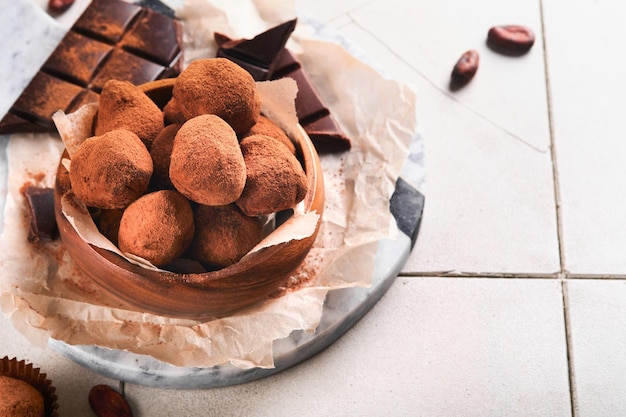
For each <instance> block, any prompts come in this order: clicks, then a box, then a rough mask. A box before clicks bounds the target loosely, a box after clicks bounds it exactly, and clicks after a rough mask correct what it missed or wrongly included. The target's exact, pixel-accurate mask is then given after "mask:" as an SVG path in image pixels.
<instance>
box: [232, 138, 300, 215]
mask: <svg viewBox="0 0 626 417" xmlns="http://www.w3.org/2000/svg"><path fill="white" fill-rule="evenodd" d="M241 151H242V153H243V158H244V160H245V162H246V169H247V177H246V187H245V188H244V190H243V193H242V194H241V197H239V199H238V200H237V205H238V206H239V208H240V209H241V211H243V212H244V213H245V214H247V215H248V216H258V215H261V214H270V213H275V212H278V211H281V210H285V209H288V208H290V207H293V206H295V205H296V204H297V203H299V202H300V201H302V199H304V196H305V195H306V192H307V177H306V174H305V172H304V170H303V169H302V165H300V162H299V161H298V160H297V159H296V157H295V156H293V155H292V154H291V153H290V152H289V151H288V150H287V148H286V147H284V146H282V145H279V144H278V143H277V142H276V140H274V139H272V138H270V137H268V136H264V135H254V136H249V137H247V138H245V139H244V140H243V141H241Z"/></svg>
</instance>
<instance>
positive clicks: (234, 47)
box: [215, 20, 352, 153]
mask: <svg viewBox="0 0 626 417" xmlns="http://www.w3.org/2000/svg"><path fill="white" fill-rule="evenodd" d="M290 22H294V25H295V20H294V21H290ZM290 22H287V23H290ZM284 25H286V24H284ZM277 28H280V29H281V30H278V29H277ZM291 31H293V29H292V30H291ZM291 31H289V32H288V33H286V31H285V29H284V27H283V25H280V26H277V27H275V28H272V29H269V30H268V31H266V32H264V33H262V34H260V35H258V36H256V37H255V38H253V39H250V40H245V39H242V40H232V39H230V38H229V37H228V36H226V35H224V34H221V33H216V34H215V41H216V42H217V44H218V46H219V48H218V52H217V56H221V57H225V58H228V59H231V60H232V61H234V62H236V63H237V64H239V65H240V66H241V67H243V68H244V69H246V70H247V71H248V72H249V73H250V74H251V75H252V77H253V78H254V79H255V80H257V81H263V80H268V79H269V80H276V79H279V78H283V77H290V78H292V79H294V80H295V81H296V84H297V85H298V94H297V96H296V103H295V106H296V113H297V115H298V120H299V122H300V125H302V127H303V129H304V130H305V131H306V133H307V134H308V135H309V137H310V138H311V141H312V142H313V144H314V145H315V149H317V151H318V152H319V153H331V152H344V151H347V150H349V149H350V148H351V146H352V145H351V142H350V139H349V138H348V137H347V136H346V135H345V133H344V132H343V130H342V129H341V127H340V126H339V124H338V123H337V121H336V120H335V118H334V117H333V115H332V114H331V112H330V110H329V109H328V107H326V104H325V103H324V101H323V100H322V98H321V97H320V96H319V94H318V93H317V90H316V89H315V87H314V86H313V83H312V82H311V80H310V79H309V77H308V76H307V75H306V73H305V71H304V69H303V68H302V65H301V64H300V62H299V61H298V60H297V59H296V58H295V56H294V55H293V54H292V53H291V51H289V50H288V49H287V48H284V47H283V48H282V49H281V50H276V48H273V50H274V53H273V56H272V54H271V53H270V51H272V49H269V48H267V46H266V44H267V43H269V44H272V45H274V46H276V45H278V44H279V43H280V42H282V45H284V44H285V43H286V42H287V39H286V38H284V37H285V36H286V35H287V36H288V35H289V34H290V33H291ZM279 36H282V37H279ZM277 37H279V38H277ZM259 39H261V40H263V42H260V41H259ZM251 51H256V52H251ZM260 57H263V58H260ZM261 61H263V64H262V65H261V64H259V62H261ZM266 67H267V68H268V70H267V71H265V70H264V68H266ZM268 75H269V76H268Z"/></svg>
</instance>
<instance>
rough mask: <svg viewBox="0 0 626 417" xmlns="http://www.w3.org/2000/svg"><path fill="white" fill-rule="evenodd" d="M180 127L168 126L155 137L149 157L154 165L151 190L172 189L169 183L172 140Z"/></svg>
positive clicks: (170, 182)
mask: <svg viewBox="0 0 626 417" xmlns="http://www.w3.org/2000/svg"><path fill="white" fill-rule="evenodd" d="M178 129H180V125H168V126H166V127H165V128H164V129H163V130H161V132H160V133H159V134H158V135H157V137H156V138H155V139H154V142H152V147H151V148H150V156H151V157H152V164H153V165H154V172H153V173H152V180H151V186H152V188H153V189H166V188H173V187H174V186H173V185H172V181H170V157H171V155H172V147H173V146H174V138H175V137H176V133H177V132H178Z"/></svg>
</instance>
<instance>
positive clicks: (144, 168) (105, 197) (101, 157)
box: [70, 130, 153, 209]
mask: <svg viewBox="0 0 626 417" xmlns="http://www.w3.org/2000/svg"><path fill="white" fill-rule="evenodd" d="M152 169H153V167H152V158H151V157H150V153H149V152H148V149H146V146H145V145H144V144H143V142H142V141H141V139H139V137H138V136H137V135H136V134H134V133H133V132H130V131H128V130H113V131H111V132H107V133H105V134H103V135H101V136H94V137H91V138H89V139H87V140H85V141H84V142H83V143H82V144H81V145H80V147H79V148H78V150H77V151H76V153H75V154H74V156H73V157H72V162H71V165H70V180H71V182H72V189H73V190H74V193H75V194H76V196H77V197H78V198H79V199H80V200H81V201H82V202H83V203H85V204H86V205H87V206H91V207H97V208H102V209H114V208H124V207H126V206H127V205H129V204H130V203H131V202H132V201H134V200H136V199H137V198H139V196H141V195H142V194H143V193H144V192H145V191H146V189H147V187H148V183H149V182H150V176H151V175H152Z"/></svg>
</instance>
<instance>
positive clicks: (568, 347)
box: [539, 0, 578, 417]
mask: <svg viewBox="0 0 626 417" xmlns="http://www.w3.org/2000/svg"><path fill="white" fill-rule="evenodd" d="M539 15H540V19H541V38H542V43H543V44H542V49H543V65H544V78H545V80H546V101H547V107H548V129H549V136H550V156H551V160H552V180H553V187H554V202H555V214H556V232H557V243H558V250H559V264H560V271H559V280H560V283H561V297H562V302H563V321H564V327H565V354H566V357H567V375H568V384H569V395H570V409H571V410H570V412H571V414H572V417H576V416H577V414H578V412H577V407H576V376H575V372H574V353H573V350H572V334H571V326H570V323H571V317H570V311H569V303H568V301H569V298H568V293H567V279H568V275H569V274H568V271H567V270H566V265H565V251H564V248H563V246H564V242H563V223H562V212H561V210H562V206H561V189H560V182H559V168H558V161H557V151H556V141H555V137H554V113H553V107H552V89H551V83H550V70H549V65H548V50H547V41H546V20H545V15H544V0H539Z"/></svg>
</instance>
